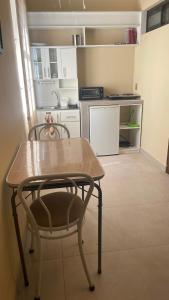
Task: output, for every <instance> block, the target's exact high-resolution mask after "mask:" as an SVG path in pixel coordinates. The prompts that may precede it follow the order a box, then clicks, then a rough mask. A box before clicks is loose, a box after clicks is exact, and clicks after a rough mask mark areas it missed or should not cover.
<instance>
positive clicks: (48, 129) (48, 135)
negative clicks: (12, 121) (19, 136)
mask: <svg viewBox="0 0 169 300" xmlns="http://www.w3.org/2000/svg"><path fill="white" fill-rule="evenodd" d="M60 129H62V130H64V131H65V133H66V135H67V138H70V132H69V130H68V128H67V127H66V126H65V125H63V124H60V123H41V124H37V125H35V126H33V127H32V128H31V129H30V131H29V134H28V140H29V141H32V140H35V141H39V140H55V139H60V137H61V135H60Z"/></svg>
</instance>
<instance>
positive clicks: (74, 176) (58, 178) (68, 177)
mask: <svg viewBox="0 0 169 300" xmlns="http://www.w3.org/2000/svg"><path fill="white" fill-rule="evenodd" d="M79 179H80V180H81V179H82V180H83V181H84V182H85V181H86V184H87V186H88V190H87V191H86V195H85V197H84V200H83V202H82V203H83V208H82V211H81V213H80V215H79V216H78V219H77V220H75V221H74V222H71V223H70V222H69V217H70V211H71V208H72V205H73V203H74V201H75V196H76V195H77V192H78V186H77V184H76V182H78V180H79ZM34 182H35V183H36V186H37V182H38V188H37V199H36V200H37V201H39V203H40V204H41V205H42V208H43V209H44V211H45V212H46V214H47V217H48V224H49V226H47V227H44V226H43V227H42V226H39V225H38V224H37V222H36V219H35V217H34V215H33V213H32V211H31V209H30V203H29V204H28V200H27V197H26V196H25V195H24V194H25V193H24V191H25V190H28V189H29V186H32V184H33V183H34ZM56 182H59V183H61V184H62V185H63V186H64V184H65V187H66V186H67V184H69V186H70V188H69V190H66V191H65V193H69V194H71V196H72V200H71V202H70V204H69V207H68V209H67V215H66V217H67V222H66V224H65V225H64V226H61V227H54V226H53V225H52V218H51V213H50V211H49V209H48V208H47V206H46V205H45V203H44V202H43V201H42V199H41V191H42V190H43V189H45V188H47V186H48V185H51V184H53V186H54V183H56ZM93 189H94V181H93V179H92V177H90V176H89V175H88V174H81V173H62V174H57V175H49V176H36V177H30V178H27V179H26V180H24V181H23V182H22V183H21V184H20V185H19V188H18V197H19V199H20V201H21V204H22V205H23V207H24V209H25V211H26V215H27V220H28V224H29V227H28V228H29V230H30V231H31V233H32V235H33V237H35V238H36V242H37V251H38V258H39V260H38V273H37V285H36V296H35V298H34V300H40V281H41V261H42V256H41V238H43V239H59V238H66V237H69V236H71V235H73V234H76V233H77V235H78V245H79V252H80V257H81V260H82V265H83V268H84V271H85V274H86V277H87V280H88V283H89V290H90V291H93V290H94V289H95V287H94V285H93V283H92V281H91V279H90V275H89V272H88V268H87V264H86V260H85V256H84V252H83V245H82V225H83V219H84V216H85V212H86V208H87V205H88V203H89V200H90V197H91V195H92V192H93ZM56 193H57V192H56ZM49 194H51V193H49ZM47 195H48V194H47ZM71 229H73V231H72V230H71ZM59 231H62V234H60V235H59V236H52V234H54V233H56V232H59ZM63 231H64V232H66V233H63ZM46 232H48V233H49V234H50V236H46V234H45V233H46Z"/></svg>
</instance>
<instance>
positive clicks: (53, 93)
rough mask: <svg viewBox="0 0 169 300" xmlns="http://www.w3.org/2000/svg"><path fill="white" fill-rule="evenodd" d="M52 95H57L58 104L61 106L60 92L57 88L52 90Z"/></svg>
mask: <svg viewBox="0 0 169 300" xmlns="http://www.w3.org/2000/svg"><path fill="white" fill-rule="evenodd" d="M51 95H52V96H56V98H57V105H56V106H60V95H59V93H58V92H57V91H55V90H52V91H51Z"/></svg>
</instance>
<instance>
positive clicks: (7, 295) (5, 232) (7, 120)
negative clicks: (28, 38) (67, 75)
mask: <svg viewBox="0 0 169 300" xmlns="http://www.w3.org/2000/svg"><path fill="white" fill-rule="evenodd" d="M0 20H1V24H2V33H3V42H4V54H3V55H0V107H1V108H0V121H1V126H0V141H1V143H0V266H1V267H0V297H1V299H4V300H13V299H14V297H15V292H16V290H15V289H16V280H17V276H18V249H17V246H16V237H15V232H14V225H13V218H12V213H11V206H10V195H11V191H10V190H9V189H8V188H7V186H6V184H5V175H6V172H7V170H8V168H9V165H10V162H11V159H12V157H13V155H14V153H15V151H16V148H17V146H18V143H19V142H20V141H21V140H22V139H24V138H25V133H24V121H23V114H22V105H21V98H20V94H19V86H18V80H17V72H16V59H15V55H14V44H13V36H12V28H11V18H10V7H9V0H6V1H0Z"/></svg>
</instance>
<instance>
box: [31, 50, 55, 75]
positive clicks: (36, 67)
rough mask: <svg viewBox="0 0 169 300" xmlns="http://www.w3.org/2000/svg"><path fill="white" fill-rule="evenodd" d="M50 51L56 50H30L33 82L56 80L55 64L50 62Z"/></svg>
mask: <svg viewBox="0 0 169 300" xmlns="http://www.w3.org/2000/svg"><path fill="white" fill-rule="evenodd" d="M51 51H55V52H56V49H52V48H51V49H50V48H43V47H42V48H40V47H39V48H32V63H33V77H34V80H42V79H44V80H48V79H52V78H57V77H58V74H57V62H53V61H52V57H53V56H52V55H51Z"/></svg>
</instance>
